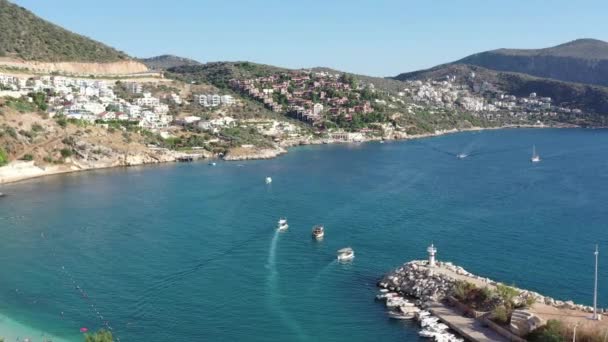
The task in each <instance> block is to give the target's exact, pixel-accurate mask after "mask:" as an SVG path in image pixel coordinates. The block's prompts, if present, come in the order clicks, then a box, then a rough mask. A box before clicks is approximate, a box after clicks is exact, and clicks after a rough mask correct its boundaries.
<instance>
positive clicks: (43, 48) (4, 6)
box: [0, 0, 129, 62]
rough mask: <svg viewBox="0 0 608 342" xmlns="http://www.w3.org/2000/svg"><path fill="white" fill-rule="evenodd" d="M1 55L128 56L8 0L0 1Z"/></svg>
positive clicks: (60, 58)
mask: <svg viewBox="0 0 608 342" xmlns="http://www.w3.org/2000/svg"><path fill="white" fill-rule="evenodd" d="M0 57H11V58H17V59H22V60H26V61H40V62H117V61H123V60H128V59H129V56H127V55H126V54H125V53H124V52H121V51H118V50H115V49H113V48H111V47H109V46H106V45H104V44H102V43H99V42H97V41H94V40H92V39H89V38H87V37H85V36H81V35H79V34H76V33H73V32H70V31H68V30H66V29H63V28H61V27H59V26H57V25H55V24H52V23H50V22H48V21H46V20H44V19H41V18H40V17H38V16H36V15H35V14H33V13H32V12H30V11H28V10H27V9H25V8H23V7H20V6H17V5H15V4H12V3H10V2H9V1H7V0H0Z"/></svg>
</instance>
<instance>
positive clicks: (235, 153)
mask: <svg viewBox="0 0 608 342" xmlns="http://www.w3.org/2000/svg"><path fill="white" fill-rule="evenodd" d="M575 127H576V126H545V125H509V126H501V127H470V128H463V129H457V128H454V129H449V130H438V131H435V132H434V133H426V134H417V135H406V134H403V135H395V134H393V135H392V136H386V137H368V138H365V139H363V140H361V141H357V142H356V143H366V142H377V141H400V140H412V139H422V138H430V137H437V136H442V135H446V134H453V133H460V132H474V131H482V130H496V129H510V128H575ZM348 143H353V142H348V141H337V140H327V139H305V138H301V139H291V140H285V141H282V142H281V143H280V144H279V146H277V147H275V148H262V149H260V148H255V147H238V148H235V149H233V150H231V151H230V152H229V153H228V154H227V155H225V156H222V157H221V158H222V159H223V160H225V161H242V160H257V159H272V158H276V157H279V156H281V155H283V154H286V153H288V149H289V148H290V147H296V146H303V145H322V144H348ZM183 156H192V157H193V159H201V158H213V157H214V156H211V155H207V154H203V153H183V152H177V151H171V150H165V149H149V150H148V151H146V152H140V153H130V154H127V155H119V156H113V157H112V158H107V159H105V160H99V161H93V162H90V161H78V160H76V159H74V160H70V161H69V162H68V163H66V164H65V165H50V166H38V165H34V163H33V162H23V161H14V162H11V163H10V164H9V165H7V166H4V167H0V184H8V183H14V182H19V181H24V180H28V179H32V178H38V177H43V176H49V175H56V174H61V173H69V172H79V171H88V170H96V169H104V168H111V167H125V166H136V165H147V164H158V163H169V162H175V161H178V160H179V159H180V158H181V157H183ZM215 157H218V158H219V156H215Z"/></svg>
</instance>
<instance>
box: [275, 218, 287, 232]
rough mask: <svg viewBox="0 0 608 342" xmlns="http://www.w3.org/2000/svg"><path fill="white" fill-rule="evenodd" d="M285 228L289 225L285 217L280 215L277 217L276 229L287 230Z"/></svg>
mask: <svg viewBox="0 0 608 342" xmlns="http://www.w3.org/2000/svg"><path fill="white" fill-rule="evenodd" d="M287 228H289V225H288V224H287V219H286V218H284V217H281V218H280V219H279V222H278V225H277V229H278V230H280V231H284V230H287Z"/></svg>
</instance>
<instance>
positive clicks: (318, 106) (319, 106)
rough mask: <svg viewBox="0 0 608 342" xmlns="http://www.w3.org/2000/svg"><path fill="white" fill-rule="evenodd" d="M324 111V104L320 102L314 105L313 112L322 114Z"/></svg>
mask: <svg viewBox="0 0 608 342" xmlns="http://www.w3.org/2000/svg"><path fill="white" fill-rule="evenodd" d="M322 111H323V105H322V104H320V103H315V104H314V105H313V106H312V113H313V114H314V115H319V114H321V112H322Z"/></svg>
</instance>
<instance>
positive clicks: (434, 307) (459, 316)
mask: <svg viewBox="0 0 608 342" xmlns="http://www.w3.org/2000/svg"><path fill="white" fill-rule="evenodd" d="M428 310H429V311H430V312H431V313H432V314H433V315H434V316H436V317H437V318H439V320H440V321H442V322H443V323H444V324H446V325H447V326H448V327H450V329H452V330H454V331H455V332H457V333H458V334H459V335H460V336H462V337H464V338H465V339H466V340H467V341H473V342H491V341H498V342H508V341H509V340H508V339H507V338H505V337H503V336H502V335H500V334H498V333H497V332H495V331H494V330H492V329H490V328H489V327H485V326H484V325H483V324H482V322H480V321H479V320H477V319H474V318H470V317H465V316H464V315H463V313H462V312H460V311H459V310H458V309H456V308H455V307H449V306H447V305H445V304H442V303H438V302H433V303H432V304H430V305H429V307H428Z"/></svg>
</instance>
